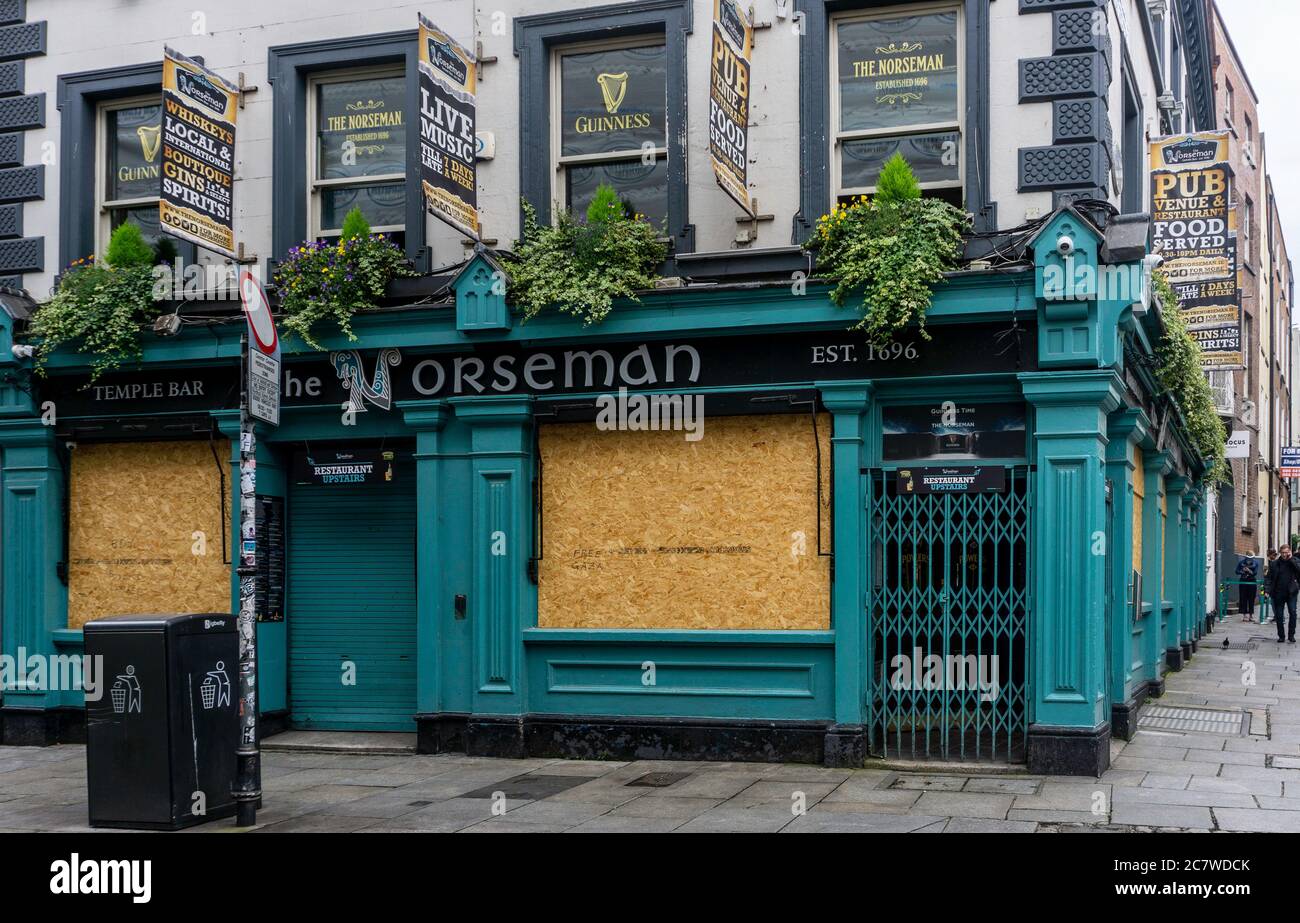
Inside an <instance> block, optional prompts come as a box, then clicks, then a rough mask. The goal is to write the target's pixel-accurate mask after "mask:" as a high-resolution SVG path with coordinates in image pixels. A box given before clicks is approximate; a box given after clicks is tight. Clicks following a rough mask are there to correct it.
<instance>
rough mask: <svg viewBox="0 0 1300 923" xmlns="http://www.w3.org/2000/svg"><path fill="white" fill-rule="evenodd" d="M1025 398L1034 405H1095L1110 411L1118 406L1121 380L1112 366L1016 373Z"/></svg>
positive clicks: (1120, 396)
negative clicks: (1109, 367)
mask: <svg viewBox="0 0 1300 923" xmlns="http://www.w3.org/2000/svg"><path fill="white" fill-rule="evenodd" d="M1017 377H1018V378H1019V379H1020V384H1021V388H1022V389H1023V390H1024V393H1025V400H1027V401H1029V403H1031V404H1033V405H1034V406H1035V407H1061V406H1070V405H1077V406H1097V407H1099V408H1101V409H1102V410H1103V411H1104V412H1105V413H1110V412H1111V411H1112V410H1114V409H1115V408H1116V407H1118V406H1120V403H1121V400H1122V395H1123V393H1124V390H1123V382H1122V381H1121V379H1120V377H1119V373H1117V372H1115V371H1114V370H1113V369H1089V370H1087V371H1064V372H1025V373H1023V374H1021V375H1019V376H1017Z"/></svg>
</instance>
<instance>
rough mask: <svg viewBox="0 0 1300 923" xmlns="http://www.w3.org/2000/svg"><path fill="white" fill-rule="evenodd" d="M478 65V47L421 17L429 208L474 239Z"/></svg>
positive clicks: (423, 180) (424, 180) (423, 174)
mask: <svg viewBox="0 0 1300 923" xmlns="http://www.w3.org/2000/svg"><path fill="white" fill-rule="evenodd" d="M476 65H477V61H476V60H475V56H474V54H473V53H472V52H470V51H467V50H466V49H464V48H462V47H461V46H460V45H459V44H458V43H457V42H456V40H455V39H453V38H452V37H451V36H449V35H448V34H447V33H445V32H443V31H442V30H441V29H439V28H438V27H437V26H435V25H434V24H433V23H431V22H429V20H427V19H425V18H424V17H423V16H421V17H420V185H421V186H422V187H423V189H424V198H425V203H426V204H427V206H428V208H429V211H431V212H432V213H433V214H435V215H437V216H438V217H439V218H441V219H442V220H443V221H445V222H447V223H448V224H450V225H451V226H452V227H454V228H457V229H458V230H460V231H461V232H462V233H464V234H467V235H469V236H470V237H471V238H473V239H474V240H478V239H479V235H480V226H479V217H478V186H477V179H476V167H475V150H476V147H477V144H476V142H475V140H474V124H475V119H476V101H475V95H474V94H475V92H476V89H477V82H478V73H477V71H476V69H475V68H476Z"/></svg>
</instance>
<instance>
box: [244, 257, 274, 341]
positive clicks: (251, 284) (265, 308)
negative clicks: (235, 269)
mask: <svg viewBox="0 0 1300 923" xmlns="http://www.w3.org/2000/svg"><path fill="white" fill-rule="evenodd" d="M239 297H240V299H241V300H242V301H243V302H244V316H245V317H246V318H247V319H248V329H249V331H251V332H252V334H253V341H254V342H255V343H257V348H258V349H260V350H261V351H262V352H264V353H266V354H267V355H268V356H274V355H275V351H276V350H277V349H278V348H279V345H280V341H279V337H278V335H277V334H276V332H275V318H273V317H272V316H271V304H270V302H268V301H267V300H266V292H264V291H263V290H262V286H261V284H260V283H259V282H258V281H257V279H255V278H254V277H253V274H252V273H251V272H249V271H248V270H247V269H242V270H240V272H239Z"/></svg>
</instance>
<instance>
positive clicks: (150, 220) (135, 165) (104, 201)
mask: <svg viewBox="0 0 1300 923" xmlns="http://www.w3.org/2000/svg"><path fill="white" fill-rule="evenodd" d="M161 118H162V103H161V101H160V100H159V98H158V97H157V96H149V97H144V98H137V99H131V100H114V101H113V102H111V103H103V104H101V105H100V107H99V118H98V123H99V126H98V127H99V131H98V142H97V144H96V154H95V160H96V164H97V170H96V174H97V178H98V181H97V183H96V199H97V202H96V203H95V204H96V208H95V214H96V215H97V216H98V220H97V223H96V229H95V245H96V251H97V252H102V251H103V248H104V247H105V246H106V245H107V243H108V238H109V235H110V234H112V232H113V229H114V228H116V227H117V226H118V225H119V224H122V223H123V222H124V221H132V222H134V223H136V224H138V225H139V226H140V230H141V231H143V232H144V236H145V239H146V240H148V241H149V242H150V243H156V242H157V241H158V238H159V236H160V233H161V231H160V226H159V221H158V193H159V189H160V188H161V174H160V167H161V163H160V160H159V148H160V147H161V146H162V135H161V131H160V129H161ZM84 255H85V254H81V256H84Z"/></svg>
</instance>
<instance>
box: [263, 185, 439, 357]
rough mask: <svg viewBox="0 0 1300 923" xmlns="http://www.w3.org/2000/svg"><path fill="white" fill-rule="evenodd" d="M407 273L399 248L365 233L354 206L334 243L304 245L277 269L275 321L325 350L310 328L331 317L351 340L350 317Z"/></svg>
mask: <svg viewBox="0 0 1300 923" xmlns="http://www.w3.org/2000/svg"><path fill="white" fill-rule="evenodd" d="M412 275H415V272H414V271H413V270H412V269H411V268H410V266H409V264H408V263H407V262H406V255H405V254H404V253H403V252H402V249H401V248H400V247H398V246H397V244H395V243H393V242H392V241H391V240H389V239H388V238H387V237H385V236H384V235H383V234H372V233H370V224H369V222H367V221H366V219H365V216H363V215H362V214H361V209H360V208H353V209H352V210H351V211H350V212H348V214H347V217H346V218H344V219H343V230H342V234H341V235H340V237H339V240H338V242H337V243H329V242H326V241H323V240H316V241H304V242H303V243H301V244H299V245H298V246H296V247H293V248H291V249H290V250H289V255H288V256H287V257H286V258H285V259H284V260H283V261H282V262H281V263H280V264H279V265H278V266H276V268H275V285H276V291H277V293H278V295H279V299H280V311H281V321H280V323H281V325H282V326H283V327H284V329H285V330H287V331H289V332H291V333H295V334H297V335H298V336H299V337H301V338H302V340H303V342H305V343H307V345H309V346H311V347H312V348H313V349H319V350H323V349H324V348H325V347H323V346H321V344H320V343H319V342H317V340H316V338H315V337H314V336H313V334H312V331H313V328H315V327H316V325H317V324H319V323H320V322H321V321H323V320H326V319H330V318H332V319H333V320H334V321H335V323H336V324H337V325H338V329H339V330H340V331H341V332H342V333H343V334H344V335H345V336H347V338H348V339H349V340H355V339H356V335H355V334H354V333H353V332H352V316H353V315H354V314H356V313H357V312H358V311H365V310H369V309H371V308H374V307H375V306H376V304H377V302H378V301H379V299H380V298H382V297H383V295H384V291H385V290H386V289H387V288H388V283H389V282H391V281H392V280H393V279H394V278H396V277H398V276H412Z"/></svg>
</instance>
